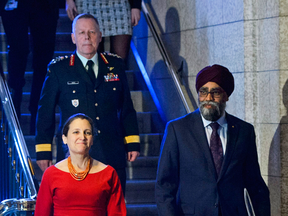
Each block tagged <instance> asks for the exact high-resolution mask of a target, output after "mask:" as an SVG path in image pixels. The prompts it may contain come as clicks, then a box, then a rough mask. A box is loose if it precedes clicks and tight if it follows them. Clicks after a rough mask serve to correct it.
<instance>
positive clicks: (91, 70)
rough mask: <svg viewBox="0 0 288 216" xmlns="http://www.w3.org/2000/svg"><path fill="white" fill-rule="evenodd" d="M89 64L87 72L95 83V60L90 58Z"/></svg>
mask: <svg viewBox="0 0 288 216" xmlns="http://www.w3.org/2000/svg"><path fill="white" fill-rule="evenodd" d="M87 65H88V70H87V73H88V75H89V77H90V79H91V81H92V82H93V83H95V81H96V77H95V73H94V70H93V65H94V62H93V61H92V60H88V62H87Z"/></svg>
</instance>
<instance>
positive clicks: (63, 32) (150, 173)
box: [0, 9, 165, 216]
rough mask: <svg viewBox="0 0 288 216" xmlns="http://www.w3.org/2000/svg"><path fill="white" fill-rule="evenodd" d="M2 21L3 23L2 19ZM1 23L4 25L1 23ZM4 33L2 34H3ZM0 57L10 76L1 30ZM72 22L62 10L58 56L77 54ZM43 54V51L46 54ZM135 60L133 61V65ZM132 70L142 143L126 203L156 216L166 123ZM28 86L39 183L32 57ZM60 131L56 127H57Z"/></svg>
mask: <svg viewBox="0 0 288 216" xmlns="http://www.w3.org/2000/svg"><path fill="white" fill-rule="evenodd" d="M0 22H1V20H0ZM0 24H1V23H0ZM1 32H2V33H1ZM0 33H1V38H0V42H1V44H2V45H1V49H2V52H1V57H0V60H2V65H3V69H4V73H6V74H7V65H6V62H5V60H6V58H7V52H6V51H5V45H4V42H3V41H4V37H3V35H4V33H3V28H2V27H1V31H0ZM70 33H71V21H70V20H69V19H68V18H67V16H66V12H65V10H63V9H60V18H59V21H58V31H57V37H56V47H55V53H54V55H55V57H56V56H62V55H70V53H71V52H73V51H74V49H75V45H74V44H72V42H71V37H70ZM43 52H44V51H43ZM129 59H130V62H132V63H131V64H129V65H136V64H135V60H134V59H133V58H131V54H130V58H129ZM133 61H134V62H133ZM131 69H132V70H129V71H126V74H127V78H128V82H129V87H130V90H131V97H132V100H133V103H134V108H135V110H136V111H137V118H138V124H139V131H140V140H141V154H140V157H139V158H138V159H137V160H136V161H135V162H133V163H127V186H126V197H125V199H126V203H127V210H128V214H127V215H128V216H141V215H143V216H144V215H145V216H150V215H151V216H153V215H157V209H156V204H155V199H154V185H155V179H156V169H157V164H158V156H159V150H160V144H161V140H162V136H163V131H164V126H165V125H164V123H163V122H162V120H161V119H160V116H159V113H158V111H157V109H156V107H155V105H154V102H153V100H152V98H151V95H150V93H149V91H148V89H147V87H146V84H145V82H144V80H143V77H142V74H141V73H140V72H139V69H138V68H136V69H135V68H134V66H132V68H131ZM25 79H26V85H25V86H24V89H23V102H22V106H21V112H22V114H21V121H20V124H21V128H22V131H23V134H24V137H25V141H26V144H27V146H28V150H29V153H30V156H31V158H32V161H33V165H34V169H35V172H36V178H37V179H38V180H39V181H40V180H41V176H42V174H43V173H42V171H41V170H40V169H39V167H38V166H37V164H36V161H35V137H34V136H31V135H28V134H29V125H30V113H29V111H28V104H29V98H30V88H31V82H32V61H31V55H30V56H29V59H28V64H27V69H26V73H25ZM58 122H59V114H57V115H56V124H58ZM56 128H57V127H56Z"/></svg>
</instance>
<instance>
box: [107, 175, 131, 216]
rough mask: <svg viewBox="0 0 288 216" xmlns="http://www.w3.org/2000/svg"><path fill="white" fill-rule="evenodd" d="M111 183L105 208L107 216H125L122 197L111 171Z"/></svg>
mask: <svg viewBox="0 0 288 216" xmlns="http://www.w3.org/2000/svg"><path fill="white" fill-rule="evenodd" d="M111 181H112V182H111V195H110V198H109V201H108V206H107V212H108V216H114V215H115V216H122V215H123V216H126V214H127V210H126V204H125V200H124V195H123V192H122V188H121V184H120V180H119V177H118V175H117V173H116V171H115V170H114V171H113V174H112V179H111Z"/></svg>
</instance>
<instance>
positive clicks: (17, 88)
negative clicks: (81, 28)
mask: <svg viewBox="0 0 288 216" xmlns="http://www.w3.org/2000/svg"><path fill="white" fill-rule="evenodd" d="M41 2H49V1H35V0H24V1H19V3H18V8H17V9H14V10H11V11H3V12H2V22H3V26H4V30H5V33H6V38H7V44H8V85H9V87H10V88H11V89H12V90H13V91H14V92H15V96H16V97H14V98H13V101H14V105H15V108H16V112H20V104H21V98H22V88H23V86H24V85H25V79H24V74H25V70H26V65H27V57H28V54H29V51H30V50H29V47H30V46H29V41H30V40H29V35H28V33H29V30H30V39H31V42H32V43H31V47H32V49H31V51H32V55H33V62H32V67H33V81H32V88H31V95H30V104H29V110H30V112H31V114H33V115H36V112H37V108H38V101H39V97H40V93H41V89H42V85H43V82H44V79H45V75H46V73H47V65H48V63H49V62H50V61H51V60H52V57H53V53H54V47H55V38H56V27H57V19H58V13H59V12H58V7H57V8H51V4H50V5H49V4H48V3H47V5H41V4H42V3H41ZM12 97H13V95H12ZM16 106H18V107H16ZM17 109H18V110H17ZM17 115H18V116H20V113H17Z"/></svg>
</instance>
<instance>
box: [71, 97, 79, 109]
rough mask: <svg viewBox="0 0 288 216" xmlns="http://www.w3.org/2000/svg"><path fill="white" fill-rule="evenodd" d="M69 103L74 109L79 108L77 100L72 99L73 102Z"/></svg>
mask: <svg viewBox="0 0 288 216" xmlns="http://www.w3.org/2000/svg"><path fill="white" fill-rule="evenodd" d="M71 102H72V105H73V106H74V107H78V106H79V100H78V99H74V100H72V101H71Z"/></svg>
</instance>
